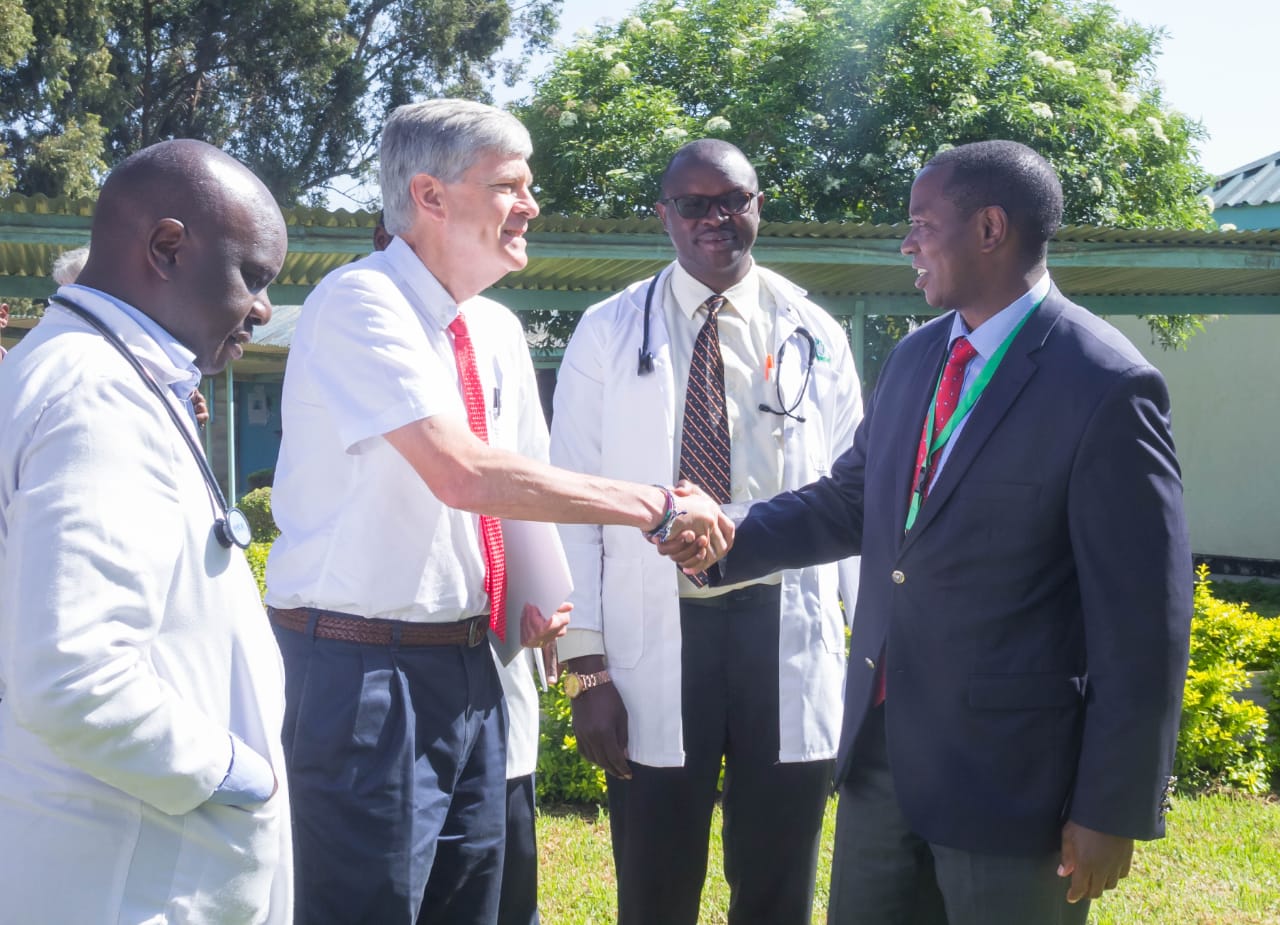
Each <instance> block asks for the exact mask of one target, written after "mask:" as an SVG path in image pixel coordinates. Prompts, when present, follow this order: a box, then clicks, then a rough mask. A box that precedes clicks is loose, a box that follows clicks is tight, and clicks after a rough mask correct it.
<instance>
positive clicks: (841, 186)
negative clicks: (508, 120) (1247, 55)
mask: <svg viewBox="0 0 1280 925" xmlns="http://www.w3.org/2000/svg"><path fill="white" fill-rule="evenodd" d="M1162 35H1163V33H1162V32H1161V30H1159V29H1156V28H1149V27H1146V26H1142V25H1138V24H1135V23H1131V22H1126V21H1124V20H1122V19H1121V18H1120V17H1119V14H1118V13H1117V12H1116V11H1115V9H1114V8H1112V7H1110V6H1108V5H1106V4H1105V3H1098V2H1078V0H986V5H979V0H792V2H788V0H645V2H642V3H641V4H640V5H639V6H638V7H637V8H636V11H635V14H634V15H633V16H632V17H630V18H628V19H626V20H625V21H623V22H621V23H619V24H616V25H603V26H599V27H597V28H596V30H595V31H594V33H592V34H590V35H588V36H586V37H583V38H581V39H580V40H579V41H578V42H577V43H576V44H575V45H573V46H572V47H570V48H568V49H566V50H565V51H564V52H562V53H561V54H560V55H559V57H558V58H557V59H556V61H555V62H554V64H553V66H552V68H551V69H550V70H549V72H548V73H547V74H546V75H545V76H544V77H543V78H542V79H540V80H539V81H537V82H536V84H535V91H534V94H533V96H532V98H531V99H530V100H528V101H527V102H526V103H524V104H523V106H522V107H521V116H522V117H523V118H524V120H525V122H526V124H528V125H529V127H530V130H531V132H532V134H533V137H534V158H533V169H534V177H535V180H536V182H537V184H538V187H539V195H540V197H541V201H542V204H543V207H544V209H546V210H548V211H553V212H561V213H567V214H586V215H601V216H609V217H624V216H629V215H635V214H638V213H645V212H647V211H648V210H649V209H650V208H651V204H652V202H653V201H654V200H655V199H656V198H657V196H658V178H659V175H660V174H661V171H662V167H663V165H664V164H665V162H666V160H667V158H668V157H669V156H670V155H671V153H672V152H673V151H674V150H675V149H676V148H677V147H679V145H680V144H682V143H683V142H684V141H686V140H689V139H692V138H697V137H705V136H718V137H723V138H726V139H728V140H731V141H733V142H734V143H736V144H737V145H738V146H739V147H741V148H742V149H743V150H744V151H745V152H746V154H747V156H748V157H749V158H750V159H751V160H752V162H753V163H754V164H755V166H756V169H757V171H758V173H759V175H760V182H761V189H763V190H764V191H765V193H766V194H767V204H766V208H767V215H768V217H769V218H771V219H775V220H784V221H787V220H819V221H833V220H854V221H870V222H896V221H902V220H905V217H906V205H907V200H908V198H909V192H910V187H911V182H912V180H913V179H914V177H915V174H916V173H917V172H918V171H919V169H920V168H921V167H922V166H923V165H924V163H925V162H926V161H928V159H929V158H930V157H932V156H933V155H934V154H935V153H937V152H938V151H939V150H941V149H943V148H945V147H947V146H949V145H956V144H962V143H965V142H969V141H977V140H982V139H989V138H1010V139H1014V140H1016V141H1022V142H1024V143H1026V144H1028V145H1030V146H1032V147H1034V148H1035V149H1037V150H1038V151H1040V152H1041V153H1042V154H1044V155H1045V157H1047V158H1048V159H1049V161H1050V162H1051V163H1053V165H1054V167H1055V168H1056V169H1057V171H1058V173H1059V175H1060V176H1061V178H1062V183H1063V189H1064V193H1065V200H1066V221H1067V222H1069V223H1076V224H1092V223H1099V224H1106V225H1111V226H1116V227H1139V226H1141V227H1158V226H1165V227H1182V228H1207V227H1211V226H1210V224H1209V209H1208V206H1207V204H1206V203H1205V201H1204V200H1203V199H1202V197H1201V195H1200V191H1201V190H1203V189H1204V188H1205V187H1206V186H1207V185H1208V184H1209V182H1210V180H1211V178H1210V177H1209V175H1208V174H1206V173H1205V171H1204V170H1203V169H1202V168H1201V167H1200V166H1199V158H1198V154H1197V153H1196V151H1195V149H1194V147H1193V145H1194V143H1195V142H1196V141H1197V140H1198V139H1200V138H1202V137H1203V135H1204V130H1203V128H1202V127H1201V126H1200V124H1199V123H1197V122H1195V121H1193V120H1191V119H1188V118H1187V117H1186V116H1183V115H1181V114H1180V113H1177V112H1175V111H1173V110H1171V109H1170V108H1169V107H1168V106H1167V105H1166V104H1165V102H1164V100H1163V98H1162V96H1161V90H1160V87H1159V85H1158V84H1157V82H1156V81H1155V79H1154V74H1155V60H1156V57H1157V55H1158V52H1159V49H1160V41H1161V38H1162ZM1190 325H1191V326H1192V327H1193V326H1194V322H1191V323H1190ZM1187 327H1188V324H1187V323H1179V322H1176V320H1169V321H1163V320H1162V321H1161V322H1160V324H1159V325H1158V326H1156V328H1155V330H1156V334H1157V336H1158V337H1160V336H1161V335H1162V334H1166V333H1167V334H1169V338H1171V339H1172V341H1173V342H1177V341H1178V339H1179V337H1180V336H1184V335H1183V334H1181V333H1180V332H1184V331H1185V329H1186V328H1187ZM1169 338H1166V342H1167V341H1168V339H1169Z"/></svg>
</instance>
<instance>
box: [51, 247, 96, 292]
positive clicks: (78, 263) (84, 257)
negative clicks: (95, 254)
mask: <svg viewBox="0 0 1280 925" xmlns="http://www.w3.org/2000/svg"><path fill="white" fill-rule="evenodd" d="M88 261H89V245H87V244H85V245H83V246H81V247H76V248H72V249H71V250H69V251H63V252H62V253H61V254H59V255H58V259H57V260H55V261H54V262H53V270H52V275H53V281H54V282H55V283H57V284H58V285H59V286H70V285H71V284H72V283H74V282H75V281H76V280H77V279H78V278H79V277H80V271H81V270H83V269H84V265H85V264H86V263H88Z"/></svg>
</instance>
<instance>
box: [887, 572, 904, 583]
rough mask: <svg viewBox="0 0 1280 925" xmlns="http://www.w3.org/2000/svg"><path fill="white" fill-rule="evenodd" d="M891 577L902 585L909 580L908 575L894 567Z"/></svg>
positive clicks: (894, 581)
mask: <svg viewBox="0 0 1280 925" xmlns="http://www.w3.org/2000/svg"><path fill="white" fill-rule="evenodd" d="M889 577H890V578H891V579H893V583H894V584H895V585H900V584H902V583H903V582H904V581H906V580H907V576H906V575H905V574H904V573H903V572H902V571H901V570H900V569H894V570H893V572H892V573H891V574H890V575H889Z"/></svg>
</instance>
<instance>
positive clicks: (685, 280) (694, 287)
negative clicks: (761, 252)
mask: <svg viewBox="0 0 1280 925" xmlns="http://www.w3.org/2000/svg"><path fill="white" fill-rule="evenodd" d="M671 294H672V296H674V297H675V300H676V305H677V306H678V307H679V309H680V311H681V312H683V313H684V314H685V316H686V317H688V318H690V319H692V318H693V316H694V314H695V313H696V312H697V311H698V309H699V308H700V307H701V306H702V303H703V302H705V301H707V299H709V298H710V297H711V296H713V295H716V291H715V290H714V289H712V288H711V287H709V286H707V285H706V284H705V283H700V282H698V280H696V279H694V278H693V276H692V275H691V274H690V273H689V271H688V270H686V269H685V268H684V267H683V266H682V265H681V263H680V261H679V260H677V261H676V262H675V266H674V267H673V268H672V270H671ZM719 294H720V295H722V296H724V297H725V298H726V299H728V300H729V306H730V309H731V310H732V311H734V312H736V313H737V314H738V315H739V316H740V317H742V318H745V319H748V320H749V319H750V318H751V316H752V314H753V313H754V312H756V311H758V310H759V308H760V274H759V273H757V272H756V265H755V261H754V260H753V261H752V262H751V269H750V270H748V271H747V275H746V276H744V277H743V278H742V279H740V280H738V282H736V283H735V284H734V285H732V286H730V287H729V288H728V289H726V290H725V291H724V292H722V293H719Z"/></svg>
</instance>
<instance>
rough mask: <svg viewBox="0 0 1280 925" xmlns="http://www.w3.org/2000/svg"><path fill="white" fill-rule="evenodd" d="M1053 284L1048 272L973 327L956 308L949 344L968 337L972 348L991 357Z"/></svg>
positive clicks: (982, 354) (986, 356) (987, 358)
mask: <svg viewBox="0 0 1280 925" xmlns="http://www.w3.org/2000/svg"><path fill="white" fill-rule="evenodd" d="M1050 285H1052V281H1051V280H1050V279H1049V274H1048V273H1045V274H1044V275H1043V276H1041V277H1040V279H1039V280H1038V281H1037V282H1036V284H1035V285H1034V286H1032V287H1031V288H1030V289H1028V290H1027V291H1026V292H1024V293H1023V294H1022V295H1020V296H1019V297H1018V298H1016V299H1014V300H1013V302H1012V303H1011V304H1010V305H1008V306H1006V307H1005V308H1002V309H1001V310H1000V311H998V312H996V314H994V315H992V316H991V317H990V318H988V319H987V320H986V321H984V322H983V323H982V324H980V325H978V327H977V329H976V330H973V331H970V330H969V326H968V325H967V324H965V323H964V317H963V316H962V315H961V314H960V313H959V312H956V313H955V315H954V316H952V318H951V336H950V337H949V338H948V339H947V345H948V346H950V345H951V344H953V343H954V342H955V339H956V338H957V337H967V338H968V339H969V343H970V344H972V345H973V349H974V350H976V351H978V356H980V357H982V359H983V360H984V361H986V360H989V359H991V356H992V354H994V353H995V352H996V350H998V349H999V348H1000V345H1001V344H1003V343H1004V340H1005V338H1006V337H1008V336H1009V334H1010V332H1012V331H1013V329H1014V328H1016V327H1017V326H1018V322H1019V321H1021V320H1022V319H1023V317H1024V316H1025V315H1026V314H1027V313H1028V312H1030V311H1031V309H1033V308H1035V307H1036V306H1037V305H1039V304H1040V303H1041V302H1042V301H1044V297H1045V296H1047V295H1048V294H1049V287H1050Z"/></svg>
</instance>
